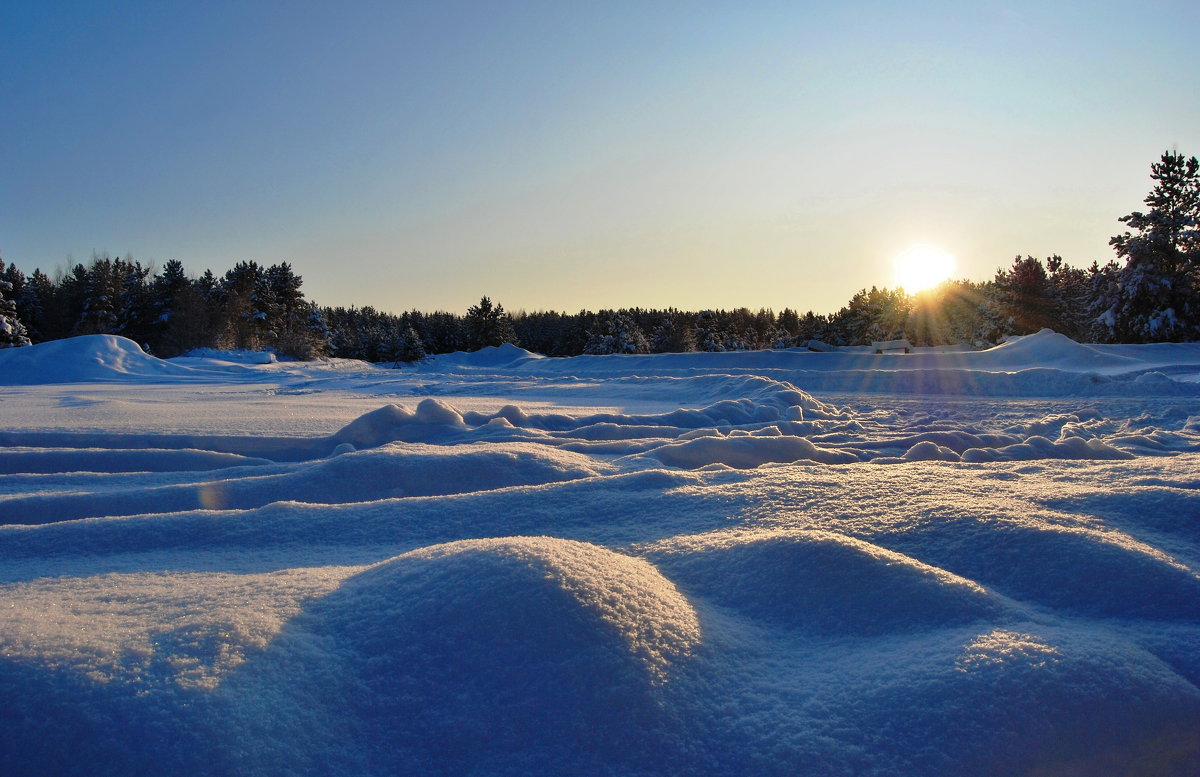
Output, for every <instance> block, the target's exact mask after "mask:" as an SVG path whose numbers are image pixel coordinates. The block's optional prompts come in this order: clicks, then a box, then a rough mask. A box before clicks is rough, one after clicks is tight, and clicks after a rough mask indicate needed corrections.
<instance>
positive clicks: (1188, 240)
mask: <svg viewBox="0 0 1200 777" xmlns="http://www.w3.org/2000/svg"><path fill="white" fill-rule="evenodd" d="M1150 178H1151V179H1152V180H1153V181H1154V182H1155V185H1154V188H1153V190H1151V192H1150V194H1149V195H1147V196H1146V199H1145V200H1144V202H1145V203H1146V205H1148V206H1149V210H1147V211H1146V212H1144V213H1143V212H1141V211H1134V212H1133V213H1130V214H1129V215H1128V216H1122V217H1121V219H1120V221H1122V222H1123V223H1125V224H1126V225H1128V226H1129V227H1130V228H1132V230H1134V231H1133V232H1131V231H1126V232H1124V233H1122V234H1120V235H1116V236H1114V237H1113V238H1112V239H1111V240H1109V243H1110V245H1112V246H1113V247H1114V248H1115V249H1116V251H1117V256H1119V257H1121V258H1123V259H1125V261H1126V264H1125V266H1124V267H1123V268H1122V269H1121V271H1120V274H1119V276H1118V278H1117V288H1116V290H1115V293H1114V294H1113V298H1112V300H1111V301H1112V304H1111V305H1110V306H1109V307H1108V308H1107V309H1106V310H1105V311H1104V312H1103V313H1102V314H1101V321H1102V322H1103V323H1104V325H1105V326H1106V328H1107V329H1108V332H1107V333H1108V334H1109V335H1110V337H1111V338H1113V339H1116V340H1118V341H1121V342H1162V341H1168V340H1191V339H1196V338H1197V337H1200V160H1197V158H1196V157H1194V156H1193V157H1190V158H1185V157H1184V156H1183V155H1182V154H1178V153H1173V152H1167V153H1164V154H1163V155H1162V157H1161V159H1160V160H1159V161H1158V162H1155V163H1154V164H1153V165H1151V166H1150Z"/></svg>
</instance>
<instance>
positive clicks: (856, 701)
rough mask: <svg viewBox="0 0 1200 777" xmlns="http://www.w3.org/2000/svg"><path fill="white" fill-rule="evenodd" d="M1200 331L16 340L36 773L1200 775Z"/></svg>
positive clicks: (22, 696)
mask: <svg viewBox="0 0 1200 777" xmlns="http://www.w3.org/2000/svg"><path fill="white" fill-rule="evenodd" d="M1198 376H1200V344H1195V343H1176V344H1156V345H1147V346H1094V345H1084V344H1080V343H1074V342H1072V341H1070V340H1068V339H1067V338H1064V337H1062V336H1060V335H1057V334H1055V333H1053V332H1048V331H1043V332H1040V333H1038V334H1035V335H1030V336H1027V337H1023V338H1014V339H1011V340H1010V341H1008V342H1007V343H1005V344H1003V345H1001V346H998V347H996V348H993V349H991V350H988V351H951V350H947V349H936V350H935V349H922V348H916V349H914V350H913V352H912V353H910V354H887V355H886V356H878V355H875V354H872V353H869V352H864V351H861V350H860V351H852V350H838V351H820V352H818V351H811V350H807V349H804V350H783V351H760V352H741V353H697V354H665V355H657V356H651V355H614V356H583V357H576V358H571V359H551V358H545V357H541V356H539V355H536V354H531V353H529V352H527V351H523V350H521V349H519V348H516V347H514V346H502V347H499V348H489V349H484V350H483V351H480V352H477V353H473V354H464V353H458V354H449V355H444V356H438V357H434V358H432V359H429V360H428V361H426V362H423V363H421V364H418V365H415V366H411V367H406V368H404V369H401V370H391V369H382V368H379V367H375V366H372V365H368V364H364V363H361V362H353V361H345V360H323V361H317V362H310V363H301V362H284V361H274V360H268V359H260V358H257V357H254V356H251V355H247V354H234V353H228V354H227V353H221V352H207V353H197V354H192V355H189V356H188V357H186V358H180V359H174V360H170V361H160V360H158V359H155V358H153V357H151V356H149V355H147V354H144V353H142V352H141V350H140V349H139V348H138V347H137V346H136V345H135V344H134V343H132V342H130V341H127V340H122V339H121V338H117V337H109V336H94V337H81V338H75V339H72V340H65V341H58V342H54V343H46V344H43V345H38V346H32V347H25V348H18V349H7V350H3V351H0V522H2V524H3V525H0V592H2V595H3V599H2V600H0V601H3V602H4V606H2V607H0V689H2V693H3V696H4V698H3V702H4V703H3V704H2V705H0V726H3V729H4V731H5V736H4V737H0V772H2V773H3V774H5V775H34V774H37V775H42V774H72V773H87V774H92V775H96V774H122V775H125V774H149V773H154V774H280V775H282V774H322V775H325V774H330V775H385V774H388V775H390V774H404V775H421V774H459V775H466V774H489V775H491V774H514V775H515V774H547V775H550V774H554V775H558V774H617V775H668V774H671V775H673V774H680V775H683V774H687V775H691V774H714V775H795V774H820V775H889V776H890V775H913V776H914V777H915V776H917V775H920V776H922V777H924V776H926V775H981V776H982V775H998V774H1006V775H1007V774H1030V773H1045V774H1121V773H1131V774H1156V775H1158V774H1164V775H1165V774H1195V773H1198V772H1200V734H1198V733H1197V732H1200V688H1198V685H1200V520H1197V517H1198V516H1200V474H1198V473H1200V381H1198Z"/></svg>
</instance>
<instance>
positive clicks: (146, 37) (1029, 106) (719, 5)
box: [0, 0, 1200, 313]
mask: <svg viewBox="0 0 1200 777" xmlns="http://www.w3.org/2000/svg"><path fill="white" fill-rule="evenodd" d="M1198 25H1200V6H1197V5H1196V4H1195V3H1194V2H1161V3H1156V2H1150V3H1146V2H1138V3H1134V2H1128V3H1125V2H1089V3H1049V4H1047V3H1043V2H1007V3H998V2H997V3H989V2H983V3H967V4H961V3H957V2H953V3H951V2H919V1H918V2H912V3H903V4H901V3H855V2H847V3H819V4H818V3H806V2H794V1H793V2H781V3H770V2H688V3H682V2H679V3H677V2H666V1H664V2H622V1H621V0H608V1H607V2H586V1H580V2H564V1H563V0H558V1H557V2H525V1H520V0H517V1H513V2H501V1H500V0H491V1H489V2H455V1H454V0H448V1H446V2H404V1H401V0H393V1H392V2H351V3H343V4H334V3H310V2H303V1H299V2H288V3H279V2H267V3H258V2H252V1H244V2H221V1H220V0H218V1H216V2H206V3H163V2H156V3H149V2H147V3H122V2H105V3H93V2H54V1H53V0H49V1H48V2H38V3H21V2H12V3H9V4H7V5H6V6H5V8H4V10H3V11H2V12H0V106H3V110H2V115H3V117H4V118H3V120H2V121H0V160H2V163H3V172H2V173H0V257H3V258H4V259H5V260H6V261H8V262H11V263H15V264H16V265H17V266H18V267H20V268H21V269H22V270H25V271H26V272H31V271H32V269H33V268H34V267H40V268H42V269H43V270H45V271H47V272H49V273H51V274H53V271H54V269H56V268H60V267H66V266H68V264H69V263H72V262H75V261H83V262H86V261H88V259H89V258H90V257H91V255H92V254H93V253H94V252H104V253H108V254H111V255H113V256H118V255H120V256H127V255H128V256H132V257H133V258H134V259H137V260H139V261H141V262H142V263H144V264H152V265H154V266H156V267H157V266H161V265H162V263H163V262H165V261H167V260H169V259H179V260H181V261H182V262H183V263H184V265H185V266H186V267H187V268H188V269H189V270H190V271H192V272H193V273H195V274H199V273H200V272H202V271H203V270H205V269H209V268H211V269H212V270H213V271H214V272H217V273H218V274H220V273H223V272H224V271H225V270H226V269H228V268H229V267H231V266H233V264H234V263H236V262H238V261H242V260H255V261H258V262H260V263H262V264H274V263H277V262H283V261H286V262H290V263H291V264H292V267H293V268H294V270H295V271H296V272H297V273H298V274H300V275H301V276H303V278H304V291H305V293H306V294H307V296H308V297H309V298H310V299H314V300H316V301H317V302H319V303H321V304H322V305H331V306H351V305H357V306H364V305H372V306H374V307H376V308H379V309H381V310H385V311H391V312H400V311H403V310H410V309H419V310H426V311H432V310H439V309H440V310H450V311H456V312H462V311H465V309H466V308H467V306H469V305H471V304H473V303H474V302H476V301H477V300H478V299H479V297H481V296H483V295H488V296H490V297H492V298H493V299H494V300H496V301H498V302H500V303H501V304H503V305H504V306H505V307H506V308H507V309H509V310H530V311H532V310H564V311H571V312H573V311H577V310H580V309H584V308H587V309H592V310H596V309H600V308H618V307H634V306H640V307H677V308H682V309H688V310H699V309H704V308H735V307H743V306H744V307H749V308H752V309H757V308H760V307H769V308H773V309H775V310H781V309H783V308H785V307H791V308H793V309H798V310H800V311H805V310H814V311H816V312H819V313H821V312H832V311H835V310H837V309H838V308H839V307H841V305H843V304H844V303H845V302H846V301H847V300H848V299H849V298H850V297H851V296H852V295H853V293H854V292H855V291H857V290H859V289H861V288H867V287H870V286H872V285H878V286H889V287H891V286H895V285H897V283H896V280H895V278H894V276H893V270H892V261H893V258H894V257H895V256H896V255H898V254H900V253H901V252H903V251H904V250H905V249H907V248H909V247H910V246H912V245H913V244H918V243H919V244H929V245H933V246H937V247H939V248H941V249H943V250H945V251H947V252H949V253H951V254H953V255H954V256H955V257H956V258H957V270H956V272H955V275H956V277H963V278H971V279H973V280H985V279H987V278H990V277H992V275H993V274H994V273H995V270H996V269H997V268H998V267H1001V266H1007V265H1008V264H1009V263H1011V261H1012V259H1013V257H1015V256H1017V255H1034V256H1039V257H1045V256H1048V255H1050V254H1055V253H1057V254H1059V255H1061V256H1063V257H1064V258H1065V259H1066V260H1067V261H1068V262H1069V263H1071V264H1074V265H1077V266H1087V265H1089V264H1090V263H1091V262H1092V261H1093V260H1099V261H1100V262H1101V263H1104V262H1106V261H1108V260H1109V259H1112V258H1115V254H1114V253H1113V251H1112V249H1111V248H1110V247H1109V246H1108V239H1109V237H1110V236H1112V235H1114V234H1117V233H1118V232H1119V231H1121V229H1122V228H1123V227H1122V225H1121V224H1120V223H1119V222H1118V221H1117V219H1118V218H1119V217H1120V216H1122V215H1125V214H1127V213H1129V212H1130V211H1132V210H1137V209H1139V208H1140V207H1141V206H1142V200H1143V198H1144V197H1145V196H1146V194H1147V193H1148V192H1149V190H1150V187H1151V184H1152V182H1151V181H1150V179H1149V170H1150V165H1151V163H1153V162H1154V161H1156V160H1157V159H1158V157H1159V155H1160V154H1162V153H1163V152H1164V151H1167V150H1174V151H1179V152H1182V153H1184V154H1187V155H1195V154H1200V89H1198V88H1197V86H1196V84H1197V82H1198V77H1200V47H1197V46H1196V45H1195V30H1196V29H1197V26H1198Z"/></svg>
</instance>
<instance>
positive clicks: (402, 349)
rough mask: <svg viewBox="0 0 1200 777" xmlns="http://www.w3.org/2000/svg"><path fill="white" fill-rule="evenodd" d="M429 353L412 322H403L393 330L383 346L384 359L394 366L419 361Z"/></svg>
mask: <svg viewBox="0 0 1200 777" xmlns="http://www.w3.org/2000/svg"><path fill="white" fill-rule="evenodd" d="M427 355H428V354H426V353H425V345H424V344H423V343H422V342H421V336H420V335H418V334H417V330H416V329H414V328H413V327H412V325H411V324H404V323H401V324H400V325H398V326H397V327H396V328H395V329H394V330H392V334H391V335H390V336H389V338H388V340H387V342H386V343H385V344H384V348H383V360H384V361H387V362H391V363H392V366H393V367H399V366H400V365H401V364H412V363H413V362H419V361H421V360H423V359H425V358H426V356H427Z"/></svg>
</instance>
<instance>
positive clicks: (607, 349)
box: [583, 310, 650, 354]
mask: <svg viewBox="0 0 1200 777" xmlns="http://www.w3.org/2000/svg"><path fill="white" fill-rule="evenodd" d="M583 352H584V353H587V354H610V353H626V354H632V353H650V341H649V340H647V339H646V335H645V333H644V332H642V330H641V328H640V327H639V326H638V325H637V322H635V321H634V320H633V318H632V317H631V316H630V315H629V314H628V313H626V312H625V311H612V310H602V311H600V313H599V315H598V316H597V317H596V325H595V327H594V328H593V329H592V331H591V332H590V333H589V335H588V341H587V344H586V345H585V346H584V347H583Z"/></svg>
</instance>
